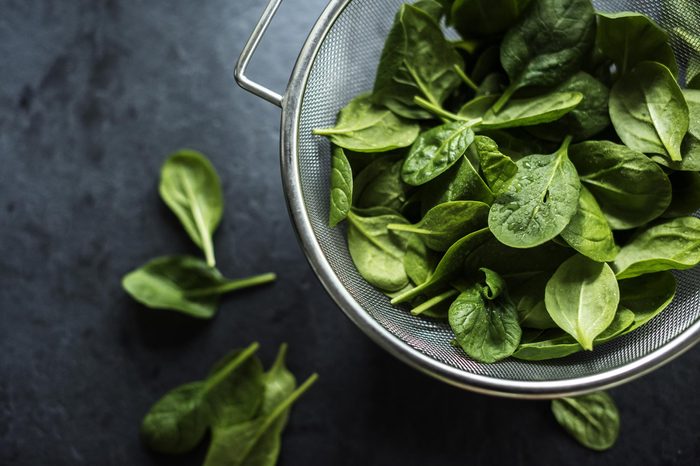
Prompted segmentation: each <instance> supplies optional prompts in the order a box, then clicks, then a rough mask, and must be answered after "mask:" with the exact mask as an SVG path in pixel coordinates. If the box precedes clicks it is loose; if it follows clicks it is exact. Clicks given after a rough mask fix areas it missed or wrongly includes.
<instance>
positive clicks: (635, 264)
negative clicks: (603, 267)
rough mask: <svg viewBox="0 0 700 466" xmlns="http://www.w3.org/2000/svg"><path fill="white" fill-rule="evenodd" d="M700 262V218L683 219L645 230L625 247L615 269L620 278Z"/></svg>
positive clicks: (688, 266)
mask: <svg viewBox="0 0 700 466" xmlns="http://www.w3.org/2000/svg"><path fill="white" fill-rule="evenodd" d="M698 263H700V219H698V218H695V217H680V218H676V219H673V220H668V221H666V222H663V223H659V224H657V225H654V226H651V227H649V228H647V229H645V230H642V231H641V232H640V233H639V234H638V235H636V236H635V237H634V238H633V239H632V240H631V241H630V242H629V243H627V244H626V245H624V246H623V247H622V248H621V249H620V252H619V254H618V255H617V257H616V258H615V261H614V262H613V263H612V267H613V270H614V271H615V274H616V276H617V278H618V279H620V280H622V279H625V278H633V277H638V276H639V275H644V274H647V273H653V272H662V271H664V270H685V269H690V268H692V267H695V266H696V265H697V264H698Z"/></svg>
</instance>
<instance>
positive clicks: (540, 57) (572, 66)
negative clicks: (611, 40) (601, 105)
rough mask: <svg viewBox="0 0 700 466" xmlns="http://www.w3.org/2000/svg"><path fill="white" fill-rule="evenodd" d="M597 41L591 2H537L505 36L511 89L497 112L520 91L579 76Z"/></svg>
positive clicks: (503, 58)
mask: <svg viewBox="0 0 700 466" xmlns="http://www.w3.org/2000/svg"><path fill="white" fill-rule="evenodd" d="M594 41H595V12H594V10H593V6H592V5H591V2H590V0H538V1H536V2H533V4H532V8H529V9H528V10H527V11H526V12H525V14H523V16H522V17H521V18H520V20H519V21H518V23H516V24H515V26H513V27H512V28H511V29H510V30H509V31H508V32H507V33H506V35H505V37H504V38H503V41H502V42H501V49H500V50H501V64H502V65H503V68H505V70H506V72H507V73H508V77H509V78H510V85H509V86H508V88H507V89H506V90H505V91H504V93H503V95H502V96H501V98H500V99H499V100H498V101H497V102H496V104H495V105H494V111H495V112H498V111H500V110H501V108H502V107H503V106H504V105H505V104H506V102H508V100H509V99H510V98H511V96H512V95H513V94H514V93H515V91H517V90H518V89H522V88H524V87H530V86H556V85H557V84H559V83H561V82H562V81H564V80H565V79H567V78H568V77H569V76H571V75H572V74H574V73H576V72H577V71H578V70H579V68H580V66H581V60H582V59H583V57H584V56H586V55H587V54H588V52H589V51H590V49H591V48H592V47H593V43H594Z"/></svg>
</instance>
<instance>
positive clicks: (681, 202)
mask: <svg viewBox="0 0 700 466" xmlns="http://www.w3.org/2000/svg"><path fill="white" fill-rule="evenodd" d="M669 180H670V181H671V186H672V188H673V197H672V199H671V205H669V206H668V209H666V211H665V212H664V213H663V215H662V217H666V218H674V217H684V216H687V215H693V214H694V213H695V212H697V211H698V210H700V173H698V172H684V171H680V172H674V173H671V174H670V176H669Z"/></svg>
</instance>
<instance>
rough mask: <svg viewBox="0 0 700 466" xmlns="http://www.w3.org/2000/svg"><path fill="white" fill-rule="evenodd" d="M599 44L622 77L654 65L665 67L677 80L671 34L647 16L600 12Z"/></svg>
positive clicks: (626, 12) (627, 12)
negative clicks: (639, 67)
mask: <svg viewBox="0 0 700 466" xmlns="http://www.w3.org/2000/svg"><path fill="white" fill-rule="evenodd" d="M596 44H597V45H598V47H600V49H601V50H602V52H603V54H604V55H606V56H607V57H609V58H610V59H612V60H613V62H615V64H616V65H617V68H618V69H619V70H620V72H621V74H623V75H624V74H625V73H627V71H629V70H631V69H632V68H634V66H635V65H637V64H638V63H641V62H643V61H654V62H659V63H661V64H663V65H666V67H668V68H669V69H670V70H671V72H672V73H673V75H674V76H678V64H677V63H676V58H675V56H674V55H673V49H671V43H670V41H669V37H668V34H666V32H665V31H664V30H663V29H661V28H660V27H659V25H658V24H656V23H655V22H654V21H652V20H651V19H650V18H649V17H648V16H646V15H643V14H640V13H633V12H629V11H623V12H620V13H600V12H599V13H598V28H597V38H596Z"/></svg>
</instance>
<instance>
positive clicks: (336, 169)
mask: <svg viewBox="0 0 700 466" xmlns="http://www.w3.org/2000/svg"><path fill="white" fill-rule="evenodd" d="M351 204H352V168H350V163H349V162H348V159H347V157H345V152H344V151H343V149H342V148H340V147H334V148H333V150H332V152H331V204H330V215H329V216H330V218H329V221H328V224H329V225H330V226H332V227H333V226H335V225H337V224H338V223H339V222H341V221H343V220H345V217H347V216H348V212H350V207H351Z"/></svg>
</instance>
